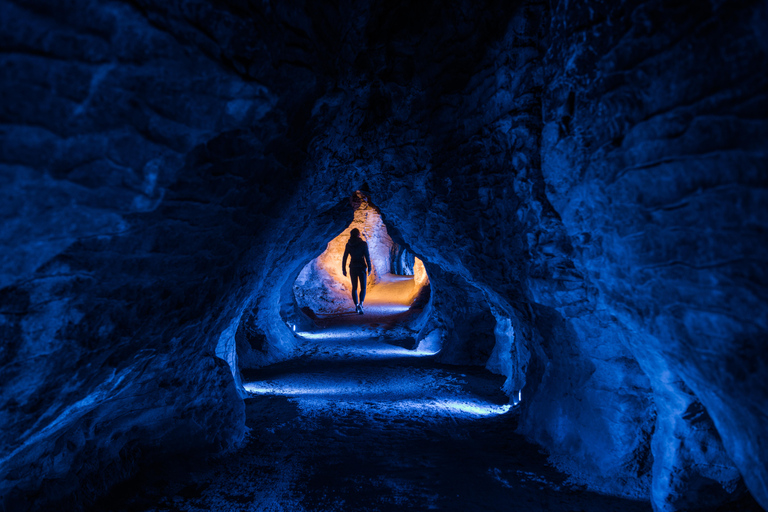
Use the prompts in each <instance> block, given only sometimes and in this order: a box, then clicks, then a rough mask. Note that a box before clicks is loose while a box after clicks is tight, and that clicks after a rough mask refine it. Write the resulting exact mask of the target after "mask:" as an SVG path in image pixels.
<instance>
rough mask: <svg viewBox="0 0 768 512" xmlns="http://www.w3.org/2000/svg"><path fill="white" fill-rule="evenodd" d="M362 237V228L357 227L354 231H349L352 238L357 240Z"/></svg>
mask: <svg viewBox="0 0 768 512" xmlns="http://www.w3.org/2000/svg"><path fill="white" fill-rule="evenodd" d="M358 238H360V230H359V229H357V228H355V229H353V230H352V231H350V232H349V239H350V240H356V239H358Z"/></svg>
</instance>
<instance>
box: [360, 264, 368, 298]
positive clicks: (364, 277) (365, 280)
mask: <svg viewBox="0 0 768 512" xmlns="http://www.w3.org/2000/svg"><path fill="white" fill-rule="evenodd" d="M367 284H368V274H366V272H365V269H363V270H361V271H360V305H361V306H362V305H363V301H364V300H365V288H366V285H367Z"/></svg>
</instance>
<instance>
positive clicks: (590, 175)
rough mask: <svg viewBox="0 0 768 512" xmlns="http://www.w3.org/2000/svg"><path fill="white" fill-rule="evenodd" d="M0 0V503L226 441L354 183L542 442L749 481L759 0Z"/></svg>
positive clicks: (754, 429)
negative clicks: (245, 375) (249, 370)
mask: <svg viewBox="0 0 768 512" xmlns="http://www.w3.org/2000/svg"><path fill="white" fill-rule="evenodd" d="M0 9H2V12H3V16H2V21H1V23H2V39H1V41H2V50H3V51H2V54H1V55H0V62H1V63H2V64H1V65H0V73H1V74H2V79H0V91H1V92H2V98H3V101H2V103H0V105H2V107H0V117H2V126H1V127H0V133H2V137H0V179H2V188H0V191H2V198H3V201H2V221H3V222H2V226H3V228H2V231H1V233H2V237H1V238H0V243H1V244H2V249H1V250H0V261H2V266H0V280H1V282H0V333H2V344H0V365H2V371H1V372H0V411H2V414H1V415H0V426H1V429H0V431H1V432H2V435H0V510H7V511H14V512H15V511H23V510H52V509H56V508H57V507H58V509H62V510H66V509H77V508H79V507H83V506H87V505H88V504H90V503H92V502H93V500H94V499H95V498H96V497H98V496H100V495H102V494H103V493H104V492H105V491H106V490H107V489H109V488H110V487H111V486H112V485H114V484H115V483H117V482H119V481H121V480H124V479H125V478H127V477H128V476H129V475H131V474H133V473H135V472H136V471H137V470H138V468H139V467H140V466H141V465H142V464H144V463H147V462H149V461H151V460H152V458H153V457H157V456H164V455H165V454H172V453H176V452H179V451H200V452H211V453H221V452H222V451H226V450H232V449H236V448H237V446H238V445H239V443H240V442H241V440H242V438H243V435H244V432H245V425H244V412H243V410H244V409H243V402H242V396H243V393H244V391H243V389H242V387H241V385H240V381H239V378H240V377H239V365H240V364H244V365H247V366H249V367H255V366H260V365H266V364H269V363H272V362H276V361H280V360H283V359H286V358H289V357H292V356H295V355H297V354H300V353H301V349H302V347H301V342H300V340H299V339H297V338H296V337H295V336H294V335H293V333H292V332H291V330H290V329H289V327H288V325H287V324H286V321H289V322H294V323H298V322H305V321H307V320H306V318H304V317H303V316H302V314H301V312H300V310H297V308H296V302H295V300H294V295H293V286H294V283H295V281H296V278H297V276H298V275H299V273H300V272H301V270H302V269H303V268H304V267H305V265H307V263H308V262H310V261H311V260H313V259H314V258H316V257H317V256H318V255H319V254H320V253H322V251H323V250H324V249H325V247H326V244H327V243H328V242H329V241H330V240H332V239H333V238H334V237H335V236H336V235H338V234H339V233H341V232H342V231H343V230H344V229H345V228H346V227H347V226H348V225H349V224H350V222H352V220H353V215H354V210H353V208H352V207H351V206H350V202H349V198H350V196H351V195H352V194H353V193H354V192H355V191H356V190H361V191H363V192H364V193H365V194H366V195H368V196H369V197H370V198H371V201H372V202H373V204H375V205H376V207H377V208H378V210H379V211H380V212H381V218H382V219H383V222H384V224H385V225H386V227H387V231H388V233H389V236H390V237H391V239H392V241H393V242H394V243H396V244H397V245H398V246H399V247H401V248H403V249H404V250H407V251H408V252H409V253H410V254H413V255H415V257H417V258H419V259H420V260H422V261H423V263H424V266H425V268H426V272H427V273H428V275H429V281H430V287H431V293H432V296H431V307H430V308H429V311H428V313H425V314H428V318H427V319H425V323H424V326H423V328H422V329H421V334H422V337H423V339H422V340H417V341H422V342H428V343H431V344H434V345H439V346H442V352H441V355H440V357H441V359H442V360H443V361H445V362H453V363H463V364H469V363H471V364H481V365H487V366H488V368H490V369H492V370H493V371H495V372H498V373H500V374H503V375H504V376H505V377H506V382H505V384H504V388H503V389H504V391H505V392H506V393H507V394H508V395H509V396H510V400H511V401H513V402H518V401H520V400H521V401H520V402H519V404H518V410H519V414H520V430H521V431H522V432H523V433H525V434H526V435H527V436H528V437H529V438H530V439H531V440H533V441H535V442H537V443H539V444H540V445H541V446H542V447H544V448H545V449H546V450H547V452H548V453H549V454H550V457H551V460H552V461H553V462H554V463H555V464H556V465H557V467H558V468H560V469H561V470H563V471H565V472H566V473H568V474H570V475H571V476H572V478H574V479H575V480H576V481H579V482H581V483H583V484H584V485H585V486H587V487H588V488H591V489H594V490H598V491H600V492H604V493H608V494H617V495H622V496H630V497H634V498H637V499H642V500H651V501H652V503H653V505H654V508H655V510H658V511H664V512H667V511H673V510H688V511H693V510H707V509H709V508H712V507H715V506H718V505H720V504H723V503H728V502H729V501H731V500H733V499H736V498H738V497H739V496H740V494H741V493H743V492H744V490H745V489H748V491H749V492H750V493H751V494H752V496H754V498H755V499H756V500H757V501H758V502H759V503H760V504H761V505H762V506H763V507H768V438H766V435H765V432H766V427H765V425H766V424H767V423H768V418H767V417H766V416H767V414H766V412H765V408H764V405H765V404H768V386H767V385H766V378H767V377H768V350H766V346H767V345H766V342H768V336H766V332H768V325H767V324H768V294H766V289H767V285H768V282H767V281H768V277H767V276H766V270H765V269H766V268H768V266H766V256H765V253H766V248H768V239H766V235H765V233H766V226H767V225H768V210H767V209H766V208H765V205H766V204H768V198H767V197H766V184H767V183H768V179H767V177H766V168H768V165H767V163H768V158H767V155H766V151H767V150H768V146H767V145H766V140H768V121H766V117H767V116H766V114H768V75H766V74H765V72H764V70H765V69H768V35H767V34H768V31H766V27H768V4H766V3H765V2H762V1H759V0H744V1H738V2H709V3H705V4H702V3H700V2H692V1H688V2H677V3H669V2H662V1H661V0H630V1H628V2H621V3H615V2H607V1H602V0H587V1H583V2H568V1H563V0H558V1H554V2H549V3H547V2H540V1H537V0H521V1H519V2H502V1H500V0H484V1H482V2H469V1H461V0H457V1H454V2H449V3H445V2H440V1H437V0H434V1H427V2H420V3H417V4H415V5H414V4H413V3H412V2H400V1H394V2H378V1H373V0H371V1H364V2H341V3H338V2H329V1H325V0H321V1H311V2H310V1H297V2H276V1H265V2H243V1H238V0H227V1H224V2H207V1H204V0H188V1H182V0H180V1H177V2H149V1H147V0H128V1H116V2H111V1H107V0H72V1H71V2H66V3H65V4H62V3H61V2H53V1H51V0H29V1H24V2H21V1H18V0H0Z"/></svg>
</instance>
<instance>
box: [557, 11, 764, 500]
mask: <svg viewBox="0 0 768 512" xmlns="http://www.w3.org/2000/svg"><path fill="white" fill-rule="evenodd" d="M766 14H767V11H766V5H765V3H761V2H741V3H739V4H737V5H728V4H718V3H715V4H708V5H706V6H700V5H692V4H680V5H676V6H674V7H673V6H668V5H666V4H665V3H663V2H654V1H647V2H625V3H622V4H620V5H611V4H610V3H607V2H606V3H605V4H603V3H597V2H596V3H593V4H591V5H590V6H589V7H588V8H587V6H580V5H578V6H577V5H575V4H570V5H569V4H568V3H566V2H560V3H559V4H557V5H556V6H555V9H554V11H553V16H552V24H551V31H550V34H549V40H550V41H551V43H552V44H551V46H550V49H549V51H548V53H547V56H546V59H545V62H546V64H545V70H546V77H547V78H546V83H547V88H546V90H545V93H544V117H545V126H544V130H543V134H544V135H543V142H542V146H543V147H542V155H543V165H542V167H543V170H544V175H545V178H546V181H547V185H548V188H547V192H548V193H547V195H548V197H549V198H550V200H551V201H552V203H553V205H554V206H555V208H556V209H557V210H558V212H559V213H560V214H561V216H562V218H563V222H564V225H565V226H566V229H567V231H568V234H569V235H570V238H571V240H572V241H573V243H574V249H575V252H576V254H577V255H578V260H579V263H580V268H583V269H584V270H585V272H586V273H587V275H588V276H589V278H590V281H591V282H592V283H594V284H595V286H597V287H598V289H599V290H600V294H599V297H600V299H599V303H600V304H601V305H602V306H601V307H603V308H605V309H606V310H608V311H610V312H611V314H612V315H615V316H616V317H618V318H619V319H620V321H621V323H622V324H623V325H625V326H626V327H627V328H628V329H629V331H630V333H631V334H630V335H629V336H627V337H626V338H625V345H626V346H627V347H628V348H629V349H630V351H632V353H633V354H634V356H635V357H636V358H637V360H638V361H639V362H640V364H641V366H642V367H643V370H644V371H645V372H646V374H648V375H649V377H650V378H651V385H652V386H653V388H654V391H655V394H654V401H655V403H656V409H657V420H656V429H655V433H654V440H653V445H652V446H653V455H654V460H655V462H654V485H653V498H654V504H655V505H656V507H657V509H658V510H675V509H678V508H679V509H691V508H694V507H695V505H699V506H704V505H706V504H707V502H708V498H709V496H705V495H704V496H702V495H700V486H702V485H710V486H713V487H714V488H716V487H717V483H718V482H719V483H722V484H723V486H724V491H733V480H734V476H733V475H734V473H735V468H733V466H732V465H731V463H730V462H729V461H728V459H729V457H728V456H730V459H732V460H733V461H734V463H735V464H736V467H738V469H739V470H740V471H741V474H742V475H743V476H744V478H745V479H746V481H747V485H749V488H750V489H751V490H752V492H753V494H755V496H756V497H758V499H759V500H761V502H762V503H763V505H764V506H765V505H766V504H768V492H766V489H767V487H766V486H767V485H768V484H767V482H768V473H766V466H765V463H764V461H765V460H768V453H767V452H766V450H768V447H767V446H766V444H765V443H766V439H765V436H764V434H763V433H764V432H765V424H766V419H767V418H766V415H765V412H764V411H762V409H761V408H760V407H756V404H760V403H766V399H767V398H768V395H766V390H767V389H768V388H766V386H765V383H764V378H763V377H762V375H764V374H765V371H766V369H767V368H768V359H766V357H767V354H768V352H766V350H765V342H766V334H765V333H766V321H768V315H766V295H765V285H766V274H765V268H766V267H765V258H764V252H765V251H764V248H765V242H766V239H765V226H766V222H767V221H768V217H766V209H765V207H764V205H765V204H766V203H765V202H766V190H765V184H766V143H765V141H766V140H768V139H766V135H768V133H767V130H768V123H767V122H766V106H767V105H768V96H766V85H767V84H768V79H766V76H765V74H764V73H761V72H757V70H758V69H763V68H765V66H766V64H768V57H767V56H766V35H765V32H764V30H762V29H757V28H756V27H758V26H763V27H764V26H765V22H766V19H767V18H766ZM761 204H762V205H763V206H760V205H761ZM699 401H700V403H699ZM710 417H711V420H710V419H709V418H710ZM712 421H714V425H713V424H712ZM715 428H716V429H717V433H719V436H720V437H721V438H722V441H723V443H724V445H725V448H726V450H727V452H728V456H726V455H725V454H724V453H722V449H720V448H718V447H719V446H720V443H719V439H718V435H717V433H715ZM684 482H685V484H684ZM710 490H711V489H710ZM702 492H703V491H702ZM712 492H714V491H712Z"/></svg>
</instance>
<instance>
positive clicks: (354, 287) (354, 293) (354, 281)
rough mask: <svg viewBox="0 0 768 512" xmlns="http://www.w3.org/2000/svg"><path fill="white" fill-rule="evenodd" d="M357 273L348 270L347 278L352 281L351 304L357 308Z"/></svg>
mask: <svg viewBox="0 0 768 512" xmlns="http://www.w3.org/2000/svg"><path fill="white" fill-rule="evenodd" d="M358 277H359V276H358V275H357V272H355V270H354V269H352V268H350V269H349V278H350V279H351V280H352V302H354V303H355V307H357V280H358Z"/></svg>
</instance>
